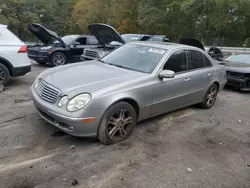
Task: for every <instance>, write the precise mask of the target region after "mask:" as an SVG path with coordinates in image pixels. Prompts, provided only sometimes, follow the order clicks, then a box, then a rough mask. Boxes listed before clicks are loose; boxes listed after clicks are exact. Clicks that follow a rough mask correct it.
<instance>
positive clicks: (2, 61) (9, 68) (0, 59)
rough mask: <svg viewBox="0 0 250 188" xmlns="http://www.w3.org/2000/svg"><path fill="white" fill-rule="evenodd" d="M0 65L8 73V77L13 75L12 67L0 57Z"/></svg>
mask: <svg viewBox="0 0 250 188" xmlns="http://www.w3.org/2000/svg"><path fill="white" fill-rule="evenodd" d="M0 63H2V64H3V65H4V66H5V67H6V68H7V69H8V71H9V72H10V76H12V75H13V69H14V68H13V65H12V64H11V63H10V62H9V61H8V60H7V59H5V58H3V57H0Z"/></svg>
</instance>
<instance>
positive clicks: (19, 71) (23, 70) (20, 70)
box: [12, 65, 31, 77]
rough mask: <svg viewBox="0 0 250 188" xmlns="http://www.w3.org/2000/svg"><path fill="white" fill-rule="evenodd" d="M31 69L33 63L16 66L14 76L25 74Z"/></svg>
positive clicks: (13, 71)
mask: <svg viewBox="0 0 250 188" xmlns="http://www.w3.org/2000/svg"><path fill="white" fill-rule="evenodd" d="M30 71H31V65H27V66H22V67H14V68H13V69H12V77H18V76H23V75H25V74H27V73H29V72H30Z"/></svg>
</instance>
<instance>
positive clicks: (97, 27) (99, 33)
mask: <svg viewBox="0 0 250 188" xmlns="http://www.w3.org/2000/svg"><path fill="white" fill-rule="evenodd" d="M89 30H90V32H91V33H92V34H93V35H94V36H95V37H96V39H97V40H98V41H99V44H100V45H99V46H98V47H96V48H91V49H89V48H86V49H85V50H84V52H83V54H82V60H93V59H99V58H101V57H103V56H105V55H107V54H108V53H110V52H111V51H113V50H115V49H116V48H118V47H120V46H122V45H124V44H125V43H128V42H133V41H148V40H150V39H151V38H152V36H151V35H146V34H122V35H120V34H119V33H118V32H117V31H116V30H115V29H114V28H113V27H111V26H109V25H106V24H91V25H89Z"/></svg>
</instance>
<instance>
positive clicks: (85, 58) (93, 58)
mask: <svg viewBox="0 0 250 188" xmlns="http://www.w3.org/2000/svg"><path fill="white" fill-rule="evenodd" d="M80 59H81V60H82V61H86V60H87V61H90V60H98V59H100V58H99V57H90V56H86V55H81V57H80Z"/></svg>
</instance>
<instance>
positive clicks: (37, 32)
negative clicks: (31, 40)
mask: <svg viewBox="0 0 250 188" xmlns="http://www.w3.org/2000/svg"><path fill="white" fill-rule="evenodd" d="M28 28H29V31H30V32H31V33H32V34H33V35H34V36H36V37H37V38H38V39H39V40H40V41H41V42H42V43H44V44H52V42H53V41H55V40H57V41H59V42H60V43H62V45H64V46H65V43H64V42H63V41H62V40H61V39H60V37H59V36H58V35H57V34H56V33H55V32H54V31H51V30H49V29H47V28H45V27H44V26H42V25H40V24H37V23H32V24H29V26H28Z"/></svg>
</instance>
